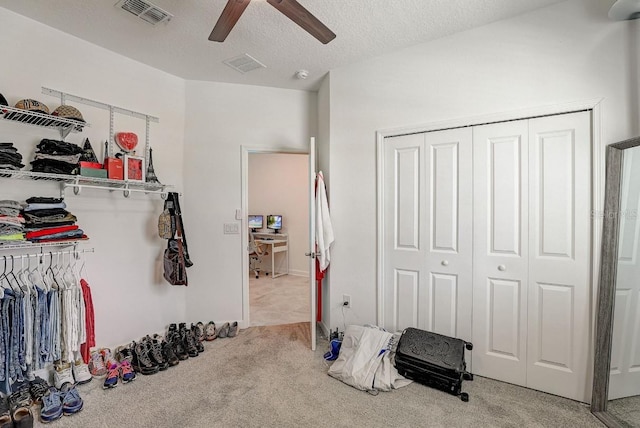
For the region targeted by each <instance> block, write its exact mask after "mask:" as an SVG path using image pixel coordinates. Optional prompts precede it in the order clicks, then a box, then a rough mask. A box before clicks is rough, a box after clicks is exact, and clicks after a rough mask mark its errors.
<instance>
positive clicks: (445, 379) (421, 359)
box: [395, 327, 473, 401]
mask: <svg viewBox="0 0 640 428" xmlns="http://www.w3.org/2000/svg"><path fill="white" fill-rule="evenodd" d="M465 349H468V350H471V349H473V345H472V344H471V343H470V342H465V341H464V340H462V339H456V338H454V337H449V336H443V335H441V334H437V333H432V332H429V331H425V330H419V329H417V328H411V327H410V328H407V329H405V330H404V331H403V332H402V336H400V340H399V341H398V350H397V351H396V358H395V360H396V361H395V365H396V369H398V372H399V373H400V374H401V375H402V376H404V377H406V378H409V379H412V380H415V381H416V382H419V383H422V384H424V385H427V386H431V387H433V388H437V389H440V390H442V391H445V392H448V393H449V394H453V395H456V396H459V397H460V399H461V400H462V401H469V394H467V393H466V392H461V389H462V380H463V379H464V380H473V375H472V374H471V373H469V372H467V364H466V363H465V361H464V350H465Z"/></svg>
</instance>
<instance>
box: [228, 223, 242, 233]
mask: <svg viewBox="0 0 640 428" xmlns="http://www.w3.org/2000/svg"><path fill="white" fill-rule="evenodd" d="M238 233H240V226H239V225H238V223H225V224H224V234H225V235H237V234H238Z"/></svg>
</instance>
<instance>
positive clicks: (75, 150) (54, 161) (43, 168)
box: [31, 138, 83, 175]
mask: <svg viewBox="0 0 640 428" xmlns="http://www.w3.org/2000/svg"><path fill="white" fill-rule="evenodd" d="M36 147H37V148H38V150H37V151H36V155H35V157H34V159H33V161H32V162H31V170H32V171H35V172H49V173H52V174H71V175H73V174H77V173H78V162H79V161H80V156H81V155H82V153H83V151H82V147H80V146H76V145H75V144H71V143H67V142H65V141H57V140H48V139H46V138H45V139H43V140H41V141H40V143H38V145H37V146H36Z"/></svg>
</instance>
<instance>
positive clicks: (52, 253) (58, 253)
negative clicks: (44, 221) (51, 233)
mask: <svg viewBox="0 0 640 428" xmlns="http://www.w3.org/2000/svg"><path fill="white" fill-rule="evenodd" d="M93 252H94V249H93V248H83V249H82V250H63V251H47V252H40V253H31V254H21V255H17V256H16V255H9V256H0V257H2V258H3V259H4V260H10V259H11V258H13V259H27V258H30V257H45V256H49V257H53V256H64V255H66V254H69V255H71V254H76V255H77V254H82V253H93Z"/></svg>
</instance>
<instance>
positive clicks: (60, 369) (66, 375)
mask: <svg viewBox="0 0 640 428" xmlns="http://www.w3.org/2000/svg"><path fill="white" fill-rule="evenodd" d="M53 366H54V368H55V371H54V372H53V384H54V385H55V386H56V388H58V389H60V388H62V385H64V384H65V383H70V384H71V385H74V384H75V380H74V379H73V373H72V371H71V363H64V362H62V361H58V362H57V363H54V365H53Z"/></svg>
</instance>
